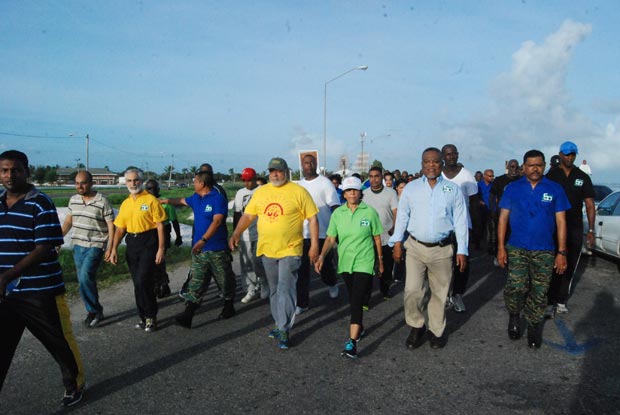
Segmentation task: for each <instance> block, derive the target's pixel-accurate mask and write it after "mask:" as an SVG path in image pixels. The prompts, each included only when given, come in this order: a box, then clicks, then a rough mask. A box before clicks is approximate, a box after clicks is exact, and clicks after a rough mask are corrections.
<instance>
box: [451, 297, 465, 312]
mask: <svg viewBox="0 0 620 415" xmlns="http://www.w3.org/2000/svg"><path fill="white" fill-rule="evenodd" d="M452 301H453V302H454V311H456V312H457V313H462V312H464V311H465V303H463V296H462V295H461V294H457V295H455V296H454V297H452Z"/></svg>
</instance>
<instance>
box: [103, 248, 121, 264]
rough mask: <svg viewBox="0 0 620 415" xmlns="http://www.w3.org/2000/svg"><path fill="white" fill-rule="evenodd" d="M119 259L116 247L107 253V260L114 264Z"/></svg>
mask: <svg viewBox="0 0 620 415" xmlns="http://www.w3.org/2000/svg"><path fill="white" fill-rule="evenodd" d="M117 260H118V254H117V253H116V250H115V249H112V250H110V252H109V253H106V258H105V261H106V262H109V263H110V264H112V265H116V261H117Z"/></svg>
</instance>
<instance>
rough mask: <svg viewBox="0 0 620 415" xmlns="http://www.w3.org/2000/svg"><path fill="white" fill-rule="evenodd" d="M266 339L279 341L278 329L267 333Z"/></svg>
mask: <svg viewBox="0 0 620 415" xmlns="http://www.w3.org/2000/svg"><path fill="white" fill-rule="evenodd" d="M267 337H269V338H270V339H276V340H279V339H280V329H277V328H275V329H273V330H271V331H270V332H269V334H268V335H267Z"/></svg>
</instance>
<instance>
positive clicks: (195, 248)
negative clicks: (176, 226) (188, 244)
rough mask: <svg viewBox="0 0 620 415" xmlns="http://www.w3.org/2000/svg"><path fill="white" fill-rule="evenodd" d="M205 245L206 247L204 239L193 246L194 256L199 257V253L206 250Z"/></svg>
mask: <svg viewBox="0 0 620 415" xmlns="http://www.w3.org/2000/svg"><path fill="white" fill-rule="evenodd" d="M205 245H206V243H205V241H203V240H202V239H199V240H198V242H196V243H195V244H194V246H192V254H195V255H198V254H199V253H201V252H202V248H204V247H205Z"/></svg>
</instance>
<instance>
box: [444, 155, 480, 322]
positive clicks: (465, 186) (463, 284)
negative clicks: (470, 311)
mask: <svg viewBox="0 0 620 415" xmlns="http://www.w3.org/2000/svg"><path fill="white" fill-rule="evenodd" d="M441 155H442V158H443V161H444V167H443V170H442V172H441V175H442V176H443V177H444V178H445V179H447V180H450V181H451V182H453V183H456V184H458V185H459V187H460V188H461V193H463V196H465V202H466V203H467V212H468V218H467V224H468V226H469V229H470V230H471V229H477V228H478V226H477V225H478V204H479V200H478V183H477V182H476V179H475V178H474V175H473V174H472V173H471V172H470V171H469V170H467V169H466V168H465V167H463V165H462V164H459V162H458V161H459V152H458V150H457V148H456V146H455V145H454V144H446V145H445V146H443V147H442V148H441ZM472 222H473V224H474V225H476V226H475V227H474V226H472ZM455 252H456V249H455ZM455 260H456V259H455ZM468 280H469V267H466V268H465V269H464V271H461V270H460V269H459V268H458V267H454V275H453V277H452V296H451V297H449V298H448V303H447V306H450V305H451V304H454V311H456V312H457V313H462V312H464V311H465V304H464V303H463V294H465V291H466V290H467V281H468Z"/></svg>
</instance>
